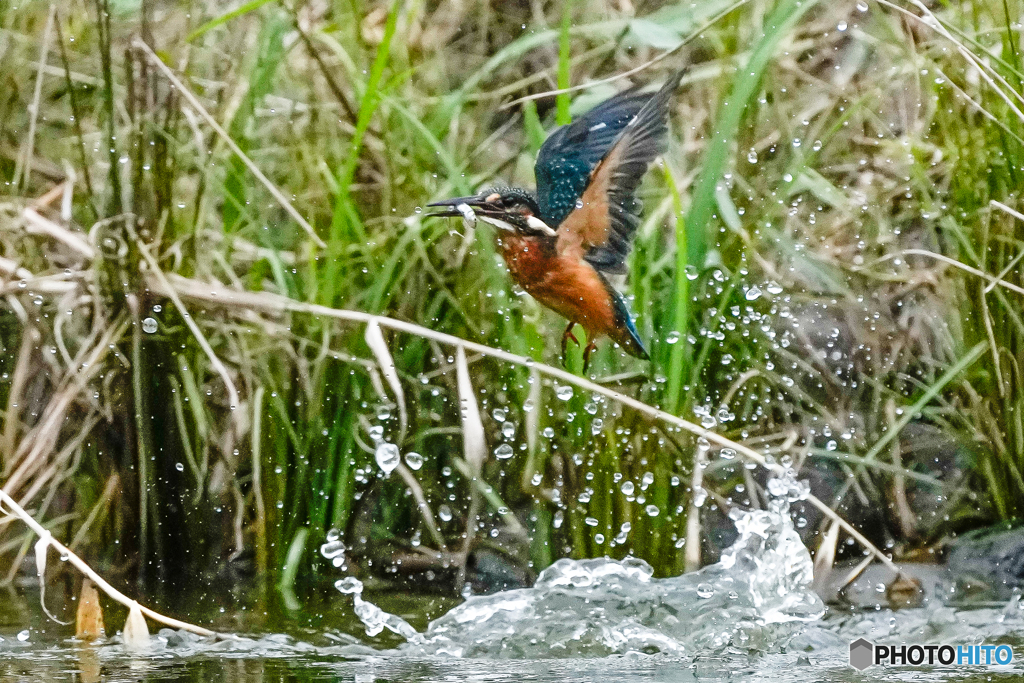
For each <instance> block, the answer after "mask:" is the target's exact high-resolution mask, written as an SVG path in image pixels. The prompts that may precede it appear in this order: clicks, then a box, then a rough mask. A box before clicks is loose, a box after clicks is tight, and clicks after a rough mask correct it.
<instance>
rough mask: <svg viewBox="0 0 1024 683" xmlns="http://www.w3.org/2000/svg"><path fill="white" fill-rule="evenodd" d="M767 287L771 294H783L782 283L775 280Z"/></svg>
mask: <svg viewBox="0 0 1024 683" xmlns="http://www.w3.org/2000/svg"><path fill="white" fill-rule="evenodd" d="M765 289H767V290H768V293H769V294H782V285H780V284H779V283H778V282H775V281H774V280H772V281H771V282H769V283H768V284H767V285H765Z"/></svg>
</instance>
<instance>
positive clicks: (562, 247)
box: [549, 72, 682, 273]
mask: <svg viewBox="0 0 1024 683" xmlns="http://www.w3.org/2000/svg"><path fill="white" fill-rule="evenodd" d="M681 78H682V72H679V73H677V74H675V75H674V76H673V77H672V78H670V79H669V80H668V82H667V83H666V84H665V85H664V86H663V87H662V88H661V90H659V91H658V92H657V93H655V94H654V95H651V96H648V97H647V98H646V100H645V102H644V104H643V106H642V107H641V108H640V110H639V111H638V112H637V113H636V115H635V116H634V117H633V118H631V119H630V120H629V121H628V122H627V123H626V124H625V125H624V126H622V127H621V131H620V133H619V134H618V136H617V137H616V138H615V140H613V141H612V143H611V146H610V148H609V149H608V150H607V152H606V153H605V154H604V156H602V157H601V159H600V160H599V161H598V162H597V165H596V166H595V167H594V168H593V170H592V171H591V173H590V174H589V175H588V176H587V177H586V182H585V187H584V188H583V190H582V191H581V194H580V195H579V196H578V197H576V198H574V199H573V206H572V207H571V208H570V210H569V213H568V215H566V216H564V217H563V218H562V220H561V221H560V222H559V225H558V242H557V249H558V252H559V253H560V254H570V255H572V256H573V257H575V258H584V259H586V260H587V262H588V263H590V265H592V266H594V268H596V269H598V270H599V271H603V272H606V273H622V272H625V270H626V258H627V256H628V255H629V250H630V248H631V246H632V243H633V234H634V233H635V232H636V228H637V226H638V225H639V224H640V217H639V214H640V202H639V201H637V199H636V198H635V196H634V195H635V194H636V189H637V187H639V185H640V180H641V178H643V175H644V173H646V172H647V169H648V167H649V166H650V165H651V162H652V161H654V159H655V157H657V156H658V154H660V153H661V152H662V150H663V149H664V146H665V138H666V136H667V134H668V109H669V102H670V101H671V98H672V95H673V93H675V90H676V88H678V87H679V81H680V79H681ZM573 125H575V124H573ZM549 225H550V223H549Z"/></svg>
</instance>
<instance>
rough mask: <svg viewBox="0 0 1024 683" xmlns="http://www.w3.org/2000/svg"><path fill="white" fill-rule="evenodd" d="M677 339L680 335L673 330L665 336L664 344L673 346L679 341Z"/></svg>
mask: <svg viewBox="0 0 1024 683" xmlns="http://www.w3.org/2000/svg"><path fill="white" fill-rule="evenodd" d="M679 337H680V334H679V333H678V332H676V331H675V330H672V331H671V332H669V333H668V334H667V335H665V343H666V344H675V343H676V342H677V341H679Z"/></svg>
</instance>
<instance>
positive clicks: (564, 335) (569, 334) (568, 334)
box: [562, 323, 580, 366]
mask: <svg viewBox="0 0 1024 683" xmlns="http://www.w3.org/2000/svg"><path fill="white" fill-rule="evenodd" d="M574 327H576V323H569V324H568V326H566V328H565V332H564V333H562V365H563V366H564V365H565V347H566V344H567V343H568V342H569V340H570V339H572V341H573V343H574V344H576V346H579V345H580V340H579V339H577V338H576V335H575V334H573V333H572V328H574Z"/></svg>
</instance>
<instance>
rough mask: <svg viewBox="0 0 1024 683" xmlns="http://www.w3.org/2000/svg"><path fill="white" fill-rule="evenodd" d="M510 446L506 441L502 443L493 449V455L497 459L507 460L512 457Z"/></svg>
mask: <svg viewBox="0 0 1024 683" xmlns="http://www.w3.org/2000/svg"><path fill="white" fill-rule="evenodd" d="M512 453H513V451H512V446H510V445H508V444H507V443H503V444H501V445H500V446H498V447H497V448H495V449H494V457H495V458H497V459H498V460H508V459H509V458H511V457H512Z"/></svg>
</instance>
